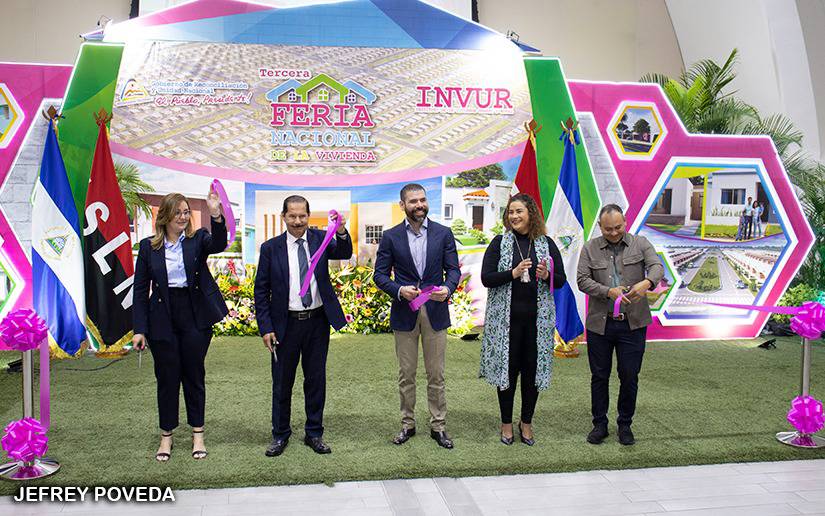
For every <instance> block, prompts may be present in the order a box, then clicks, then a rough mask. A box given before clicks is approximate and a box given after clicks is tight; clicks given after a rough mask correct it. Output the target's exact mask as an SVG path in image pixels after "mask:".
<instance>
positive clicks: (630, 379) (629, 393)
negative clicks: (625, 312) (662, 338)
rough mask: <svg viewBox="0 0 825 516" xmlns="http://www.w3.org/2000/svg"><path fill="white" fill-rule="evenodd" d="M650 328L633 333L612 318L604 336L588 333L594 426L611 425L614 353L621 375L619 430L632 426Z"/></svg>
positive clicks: (626, 324)
mask: <svg viewBox="0 0 825 516" xmlns="http://www.w3.org/2000/svg"><path fill="white" fill-rule="evenodd" d="M646 336H647V328H646V327H643V328H638V329H636V330H632V331H631V330H630V324H629V323H628V322H627V321H626V320H625V321H616V320H613V319H611V318H610V316H608V318H607V325H606V327H605V330H604V335H599V334H597V333H594V332H592V331H589V330H588V332H587V360H588V362H590V374H591V377H590V403H591V411H592V413H593V425H594V426H601V425H607V407H608V405H609V397H610V389H609V384H610V374H611V373H612V371H613V350H614V349H615V350H616V363H617V369H618V372H619V403H618V412H619V416H618V418H617V420H616V423H617V424H618V425H619V426H630V424H631V423H633V414H634V413H635V412H636V394H637V393H638V392H639V371H640V370H641V369H642V358H643V357H644V354H645V338H646Z"/></svg>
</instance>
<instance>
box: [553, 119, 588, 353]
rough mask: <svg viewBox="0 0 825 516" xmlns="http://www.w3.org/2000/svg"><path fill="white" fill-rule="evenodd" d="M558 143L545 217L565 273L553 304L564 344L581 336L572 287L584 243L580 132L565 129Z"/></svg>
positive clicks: (578, 299)
mask: <svg viewBox="0 0 825 516" xmlns="http://www.w3.org/2000/svg"><path fill="white" fill-rule="evenodd" d="M559 140H561V141H562V143H563V144H564V157H563V158H562V162H561V172H560V174H559V182H558V184H557V185H556V192H555V195H554V196H553V205H552V207H551V208H550V215H549V216H548V217H547V234H548V235H549V236H550V237H551V238H552V239H553V241H554V242H555V243H556V246H557V247H558V248H559V251H560V252H561V257H562V261H563V262H564V271H565V272H566V273H567V283H565V284H564V285H563V286H562V287H561V288H557V289H556V290H555V292H554V300H555V303H556V330H557V331H558V332H559V336H560V337H561V338H562V339H563V340H564V341H565V342H570V341H571V340H573V339H575V338H576V337H578V336H579V335H581V334H582V333H584V324H583V323H582V321H584V294H582V293H581V292H580V291H579V289H578V288H577V287H576V285H575V281H576V267H577V266H578V264H579V253H580V252H581V248H582V243H583V241H584V223H583V216H582V201H581V194H580V192H579V171H578V167H577V166H576V145H578V144H579V143H580V141H579V132H578V131H577V130H575V129H573V128H570V129H566V130H565V131H564V132H563V133H562V135H561V136H560V137H559Z"/></svg>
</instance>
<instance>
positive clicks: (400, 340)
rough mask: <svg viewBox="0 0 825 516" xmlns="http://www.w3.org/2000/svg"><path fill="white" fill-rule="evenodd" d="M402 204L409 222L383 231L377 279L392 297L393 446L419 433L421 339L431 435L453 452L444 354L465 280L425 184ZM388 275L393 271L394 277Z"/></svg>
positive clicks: (405, 193)
mask: <svg viewBox="0 0 825 516" xmlns="http://www.w3.org/2000/svg"><path fill="white" fill-rule="evenodd" d="M399 204H400V206H401V209H403V210H404V213H405V214H406V219H405V220H404V222H402V223H401V224H399V225H397V226H395V227H393V228H390V229H388V230H387V231H385V232H384V235H383V237H382V238H381V243H380V244H379V245H378V256H377V258H376V260H375V276H374V281H375V284H376V285H377V286H378V288H380V289H381V290H383V291H384V292H386V293H387V294H389V295H390V297H392V299H393V303H392V309H391V311H390V326H391V327H392V330H393V333H394V335H395V352H396V355H397V356H398V366H399V367H398V368H399V374H398V390H399V393H400V395H401V431H400V432H399V433H398V435H396V436H395V437H394V438H393V442H394V443H395V444H399V445H400V444H404V443H405V442H407V440H409V438H410V437H412V436H413V435H415V371H416V369H417V368H418V341H419V337H420V339H421V347H422V349H423V351H424V367H425V369H426V370H427V404H428V407H429V409H430V437H432V438H433V439H435V441H436V442H437V443H438V444H439V446H442V447H444V448H447V449H451V448H452V447H453V441H452V440H451V439H450V437H449V436H448V435H447V431H446V417H447V399H446V396H445V392H444V355H445V352H446V349H447V328H449V327H450V312H449V310H448V308H447V299H449V297H450V295H451V294H452V293H453V292H454V291H455V289H456V287H457V286H458V281H459V279H460V277H461V272H460V270H459V267H458V253H457V252H456V248H455V239H454V237H453V232H452V231H450V229H449V228H447V227H444V226H442V225H441V224H438V223H436V222H433V221H431V220H429V219H428V218H427V213H428V212H429V206H428V204H427V193H426V191H424V187H423V186H421V185H419V184H408V185H406V186H404V188H402V189H401V201H400V203H399ZM390 271H393V276H392V277H390ZM427 287H436V288H435V290H433V291H432V292H430V294H429V300H428V301H427V302H426V303H425V304H424V306H422V307H421V309H419V310H418V311H417V312H414V311H413V310H411V309H410V304H409V302H410V301H412V300H413V299H415V298H416V297H417V296H418V295H419V294H421V291H422V290H423V289H425V288H427Z"/></svg>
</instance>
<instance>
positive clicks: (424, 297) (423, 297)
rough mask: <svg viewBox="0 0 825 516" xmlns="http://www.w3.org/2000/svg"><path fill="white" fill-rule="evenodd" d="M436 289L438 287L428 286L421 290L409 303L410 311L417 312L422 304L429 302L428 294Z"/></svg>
mask: <svg viewBox="0 0 825 516" xmlns="http://www.w3.org/2000/svg"><path fill="white" fill-rule="evenodd" d="M437 288H438V287H436V286H429V287H425V288H424V289H422V290H421V293H420V294H418V296H417V297H416V298H415V299H413V300H412V301H410V310H412V311H413V312H417V311H418V310H419V309H420V308H421V307H422V306H424V303H426V302H427V301H429V300H430V294H431V293H432V292H434V291H435V289H437Z"/></svg>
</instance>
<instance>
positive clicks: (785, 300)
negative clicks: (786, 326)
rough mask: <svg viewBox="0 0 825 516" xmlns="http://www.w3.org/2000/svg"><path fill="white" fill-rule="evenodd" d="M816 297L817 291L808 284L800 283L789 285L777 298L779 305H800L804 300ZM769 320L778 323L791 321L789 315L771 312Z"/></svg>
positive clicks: (811, 299)
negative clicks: (793, 285)
mask: <svg viewBox="0 0 825 516" xmlns="http://www.w3.org/2000/svg"><path fill="white" fill-rule="evenodd" d="M816 298H817V291H816V289H815V288H813V287H812V286H810V285H807V284H805V283H800V284H799V285H797V286H795V287H791V288H789V289H788V290H786V291H785V293H784V294H783V295H782V297H781V298H779V303H778V305H779V306H801V305H802V303H804V302H805V301H813V300H815V299H816ZM771 321H774V322H778V323H789V322H790V321H791V316H790V315H785V314H773V315H771Z"/></svg>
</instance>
